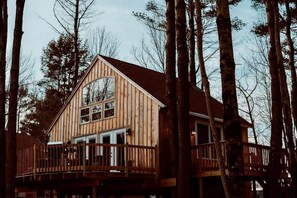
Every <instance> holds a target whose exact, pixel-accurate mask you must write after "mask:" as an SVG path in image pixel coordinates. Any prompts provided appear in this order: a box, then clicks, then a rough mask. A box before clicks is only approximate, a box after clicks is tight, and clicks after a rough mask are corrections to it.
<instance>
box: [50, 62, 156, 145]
mask: <svg viewBox="0 0 297 198" xmlns="http://www.w3.org/2000/svg"><path fill="white" fill-rule="evenodd" d="M101 77H115V116H114V117H112V118H107V119H103V120H99V121H94V122H89V123H86V124H80V108H81V103H82V96H81V93H82V88H83V87H84V86H85V85H87V84H88V83H90V82H92V81H94V80H96V79H98V78H101ZM90 110H91V109H90ZM102 113H103V112H102ZM158 126H159V105H158V104H157V103H156V102H155V101H154V100H152V99H151V98H150V97H148V96H147V95H146V94H145V93H143V92H142V91H140V90H139V89H138V88H137V87H135V86H134V85H133V84H131V83H130V82H129V81H127V80H125V79H124V78H123V77H122V76H120V75H119V74H118V73H116V72H115V71H114V70H113V69H112V68H111V67H109V66H108V65H106V64H105V63H104V62H102V61H100V60H97V62H96V63H95V65H94V66H93V68H92V69H91V71H90V73H89V74H88V76H87V77H86V78H85V79H84V81H83V82H82V84H81V86H80V88H79V89H78V90H77V92H76V93H75V94H74V96H73V98H72V99H71V100H70V102H69V103H68V105H67V106H66V107H65V109H64V111H63V112H62V114H61V115H60V117H59V118H58V120H57V121H56V123H55V124H54V126H53V127H52V129H51V131H50V134H51V136H50V141H63V142H66V141H68V140H71V139H72V138H73V137H79V136H85V135H88V134H96V133H100V132H106V131H110V130H113V129H119V128H131V131H132V135H131V137H128V138H127V141H128V143H129V144H135V145H146V146H154V145H156V144H157V141H158V139H157V138H158V133H159V127H158Z"/></svg>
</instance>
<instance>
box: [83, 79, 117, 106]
mask: <svg viewBox="0 0 297 198" xmlns="http://www.w3.org/2000/svg"><path fill="white" fill-rule="evenodd" d="M114 90H115V87H114V78H113V77H108V78H100V79H97V80H95V81H93V82H91V83H89V84H87V85H86V86H85V87H84V88H83V91H82V106H85V105H89V104H93V103H97V102H100V101H103V100H108V99H110V98H113V97H114Z"/></svg>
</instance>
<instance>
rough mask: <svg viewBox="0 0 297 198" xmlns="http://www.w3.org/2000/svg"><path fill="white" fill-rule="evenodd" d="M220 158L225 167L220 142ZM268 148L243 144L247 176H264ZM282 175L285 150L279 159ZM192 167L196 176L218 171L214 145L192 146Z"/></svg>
mask: <svg viewBox="0 0 297 198" xmlns="http://www.w3.org/2000/svg"><path fill="white" fill-rule="evenodd" d="M221 150H222V156H223V158H224V164H225V167H227V160H226V156H227V153H226V142H224V141H223V142H221ZM269 152H270V147H268V146H263V145H257V144H252V143H243V159H244V171H245V174H246V175H249V176H260V175H264V174H265V172H266V171H267V167H268V164H269ZM280 163H281V165H282V173H283V174H286V171H287V166H286V165H287V158H286V155H285V150H283V151H282V155H281V158H280ZM192 167H193V171H194V172H195V173H197V174H199V173H207V172H213V171H218V170H219V165H218V162H217V156H216V151H215V145H214V143H208V144H200V145H196V146H192Z"/></svg>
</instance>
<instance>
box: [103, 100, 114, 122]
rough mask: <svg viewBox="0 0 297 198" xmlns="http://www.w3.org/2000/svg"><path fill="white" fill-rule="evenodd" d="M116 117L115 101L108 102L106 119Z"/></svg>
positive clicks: (105, 111)
mask: <svg viewBox="0 0 297 198" xmlns="http://www.w3.org/2000/svg"><path fill="white" fill-rule="evenodd" d="M112 116H114V101H110V102H106V103H105V105H104V117H105V118H108V117H112Z"/></svg>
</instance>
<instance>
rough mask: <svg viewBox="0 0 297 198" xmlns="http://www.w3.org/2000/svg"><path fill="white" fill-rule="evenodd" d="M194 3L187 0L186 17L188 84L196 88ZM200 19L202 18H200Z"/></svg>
mask: <svg viewBox="0 0 297 198" xmlns="http://www.w3.org/2000/svg"><path fill="white" fill-rule="evenodd" d="M194 9H195V6H194V2H193V0H188V15H189V20H188V21H189V36H188V38H189V41H188V43H189V59H190V61H189V66H190V72H189V76H190V84H191V85H193V86H196V65H195V27H194ZM200 19H202V18H200Z"/></svg>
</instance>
